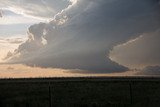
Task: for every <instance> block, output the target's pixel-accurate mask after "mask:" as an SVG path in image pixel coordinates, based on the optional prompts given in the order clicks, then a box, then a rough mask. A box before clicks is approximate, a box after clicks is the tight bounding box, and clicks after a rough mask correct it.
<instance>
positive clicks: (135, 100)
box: [0, 77, 160, 107]
mask: <svg viewBox="0 0 160 107" xmlns="http://www.w3.org/2000/svg"><path fill="white" fill-rule="evenodd" d="M0 107H160V78H151V77H92V78H91V77H90V78H89V77H88V78H85V77H84V78H44V79H43V78H37V79H1V80H0Z"/></svg>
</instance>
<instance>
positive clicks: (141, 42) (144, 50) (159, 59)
mask: <svg viewBox="0 0 160 107" xmlns="http://www.w3.org/2000/svg"><path fill="white" fill-rule="evenodd" d="M159 46H160V29H158V30H157V31H154V32H150V33H144V34H142V35H141V36H139V37H138V38H136V39H134V40H130V41H128V42H127V43H124V44H121V45H118V46H115V47H114V48H113V50H112V51H111V52H110V57H111V59H112V60H114V61H116V62H118V63H120V64H122V65H125V66H127V67H130V68H143V67H146V66H155V65H160V48H159Z"/></svg>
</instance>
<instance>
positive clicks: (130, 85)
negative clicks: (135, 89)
mask: <svg viewBox="0 0 160 107" xmlns="http://www.w3.org/2000/svg"><path fill="white" fill-rule="evenodd" d="M129 90H130V103H131V105H132V104H133V98H132V97H133V96H132V84H131V82H130V83H129Z"/></svg>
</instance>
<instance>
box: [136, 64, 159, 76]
mask: <svg viewBox="0 0 160 107" xmlns="http://www.w3.org/2000/svg"><path fill="white" fill-rule="evenodd" d="M135 75H153V76H159V75H160V66H158V65H155V66H146V67H145V68H143V69H142V70H140V72H137V73H136V74H135Z"/></svg>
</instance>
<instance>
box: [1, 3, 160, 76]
mask: <svg viewBox="0 0 160 107" xmlns="http://www.w3.org/2000/svg"><path fill="white" fill-rule="evenodd" d="M0 9H1V12H0V16H1V17H0V51H1V52H0V58H1V62H5V63H6V64H24V65H27V66H38V67H44V68H48V67H49V68H58V69H66V70H68V69H72V70H73V69H75V70H77V69H78V70H83V71H86V72H90V73H113V72H114V73H115V72H116V73H122V72H126V71H129V70H131V69H143V68H145V69H146V68H149V67H148V66H152V69H153V68H154V67H155V69H157V68H158V67H157V66H160V48H159V46H160V38H159V35H160V2H159V1H158V0H0ZM153 71H154V70H153ZM143 72H144V70H143Z"/></svg>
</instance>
